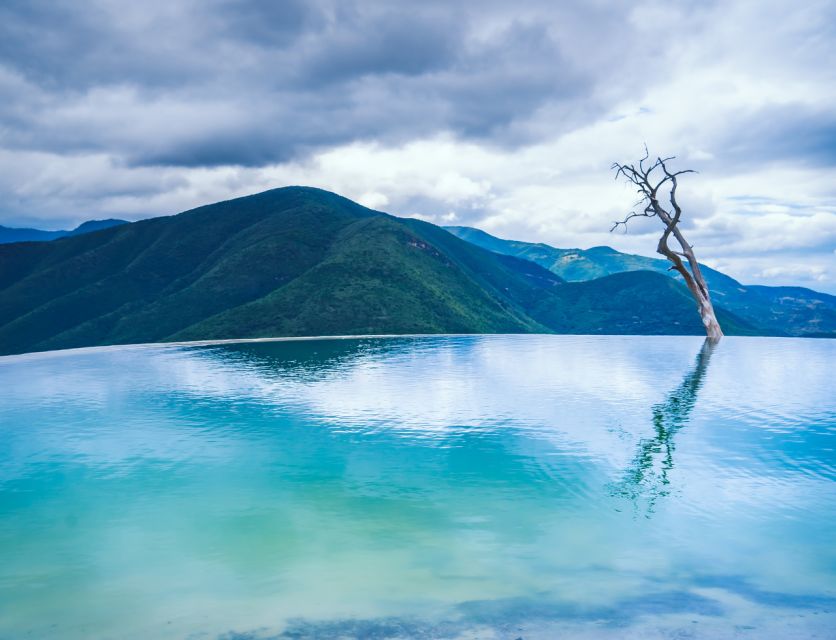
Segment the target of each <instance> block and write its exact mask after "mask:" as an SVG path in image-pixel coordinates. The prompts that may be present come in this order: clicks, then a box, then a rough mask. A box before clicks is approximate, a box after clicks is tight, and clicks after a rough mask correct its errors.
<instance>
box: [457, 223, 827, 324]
mask: <svg viewBox="0 0 836 640" xmlns="http://www.w3.org/2000/svg"><path fill="white" fill-rule="evenodd" d="M446 228H447V230H448V231H450V232H451V233H453V234H454V235H456V236H458V237H460V238H462V239H464V240H467V241H468V242H471V243H473V244H476V245H478V246H480V247H483V248H485V249H489V250H491V251H495V252H497V253H501V254H504V255H511V256H515V257H518V258H524V259H526V260H531V261H532V262H535V263H537V264H539V265H540V266H542V267H545V268H546V269H549V270H550V271H551V272H552V273H555V274H557V275H559V276H560V277H561V278H563V279H564V280H567V281H569V282H582V281H587V280H592V279H594V278H601V277H603V276H607V275H612V274H615V273H624V272H631V271H639V270H648V271H655V272H657V273H662V274H665V275H667V276H670V277H672V278H674V279H676V280H678V281H680V282H681V277H680V276H679V275H678V274H676V273H675V272H672V271H670V270H669V269H668V267H669V266H670V264H669V263H668V262H667V261H666V260H662V259H657V258H648V257H645V256H637V255H632V254H628V253H621V252H620V251H616V250H615V249H613V248H611V247H592V248H591V249H557V248H555V247H551V246H549V245H547V244H540V243H530V242H520V241H516V240H503V239H501V238H497V237H495V236H492V235H490V234H488V233H485V232H484V231H481V230H480V229H473V228H471V227H446ZM703 274H704V275H705V278H706V280H707V281H708V286H709V288H710V289H711V295H712V298H713V300H714V304H715V306H716V307H719V308H722V309H725V310H726V311H730V312H732V313H733V314H734V315H735V316H737V317H738V318H742V319H744V320H746V321H747V322H748V323H750V324H752V325H755V326H758V327H760V328H761V329H762V330H763V331H765V332H767V333H775V334H778V335H781V334H783V335H797V336H836V297H834V296H831V295H828V294H825V293H819V292H817V291H812V290H810V289H805V288H803V287H765V286H746V285H742V284H740V283H739V282H738V281H737V280H735V279H734V278H730V277H729V276H727V275H725V274H724V273H721V272H719V271H716V270H715V269H712V268H710V267H705V266H704V267H703Z"/></svg>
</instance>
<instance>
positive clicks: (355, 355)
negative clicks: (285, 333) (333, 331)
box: [200, 338, 415, 379]
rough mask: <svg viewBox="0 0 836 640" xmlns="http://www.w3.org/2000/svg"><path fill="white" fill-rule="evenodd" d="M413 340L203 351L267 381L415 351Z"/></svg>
mask: <svg viewBox="0 0 836 640" xmlns="http://www.w3.org/2000/svg"><path fill="white" fill-rule="evenodd" d="M414 342H415V339H414V338H385V339H383V338H368V339H366V338H359V339H358V338H350V339H334V338H325V339H314V340H286V341H285V340H279V341H265V342H243V343H237V344H236V343H232V344H224V345H218V346H212V347H200V349H201V350H202V351H204V352H205V353H206V354H208V355H209V356H210V357H212V358H213V359H218V360H221V361H224V362H230V361H232V362H235V363H236V364H237V365H240V364H243V365H246V366H249V367H252V368H254V369H256V370H258V373H259V374H260V375H262V376H265V377H266V378H267V379H272V378H276V377H282V376H291V377H303V378H306V377H313V378H316V377H318V375H319V374H323V373H327V372H331V371H334V370H335V369H339V368H340V367H343V368H344V367H345V366H346V365H349V364H352V363H356V362H357V361H359V360H361V359H364V358H368V357H372V356H376V357H379V356H381V355H382V354H384V353H388V352H392V351H396V350H398V349H404V348H405V347H407V346H412V347H413V348H414Z"/></svg>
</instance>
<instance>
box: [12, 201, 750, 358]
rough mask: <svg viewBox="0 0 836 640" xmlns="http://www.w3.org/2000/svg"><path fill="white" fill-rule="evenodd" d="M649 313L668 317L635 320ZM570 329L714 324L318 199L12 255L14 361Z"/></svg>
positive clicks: (256, 204) (737, 322)
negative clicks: (73, 353) (38, 353)
mask: <svg viewBox="0 0 836 640" xmlns="http://www.w3.org/2000/svg"><path fill="white" fill-rule="evenodd" d="M616 291H618V292H626V293H624V295H623V296H616V295H613V294H614V292H616ZM636 300H640V301H645V300H658V302H659V305H658V307H657V308H652V309H650V308H644V309H643V310H642V311H641V312H640V313H638V314H636V313H635V308H631V305H632V306H633V307H635V306H636V302H635V301H636ZM643 304H644V303H643V302H642V303H640V304H639V305H638V306H641V305H643ZM576 309H577V310H583V313H576V312H575V310H576ZM724 318H725V322H726V324H727V325H728V327H729V330H730V331H731V332H732V333H735V332H736V333H742V334H752V333H757V332H758V330H757V328H756V327H755V326H754V325H752V324H751V323H748V322H746V321H744V320H742V319H740V318H737V317H736V316H734V314H725V315H724ZM556 331H557V332H573V333H654V334H658V333H675V334H699V333H700V332H701V325H700V323H699V319H698V317H697V315H696V314H695V313H694V312H693V303H692V302H691V301H690V299H689V298H688V295H687V291H685V290H684V288H683V287H681V286H679V285H677V284H676V283H673V282H672V281H670V280H669V279H668V278H666V277H663V276H659V275H658V274H653V273H650V274H640V275H629V276H628V277H627V278H626V279H625V278H624V277H623V276H619V277H618V278H615V279H614V280H612V279H610V280H607V279H602V280H601V281H599V282H595V283H591V284H590V283H566V282H564V281H563V279H562V278H560V277H559V276H557V275H555V274H554V273H552V272H550V271H549V270H547V269H545V268H543V267H541V266H539V265H537V264H536V263H534V262H531V261H528V260H523V259H520V258H516V257H514V256H503V255H500V254H498V253H495V252H491V251H488V250H486V249H484V248H481V247H478V246H476V245H474V244H472V243H469V242H466V241H464V240H462V239H460V238H458V237H456V236H455V235H453V234H451V233H449V232H447V231H446V230H444V229H442V228H441V227H437V226H435V225H432V224H430V223H427V222H423V221H420V220H416V219H410V218H398V217H396V216H392V215H389V214H386V213H382V212H378V211H373V210H371V209H367V208H365V207H362V206H361V205H359V204H357V203H355V202H352V201H351V200H348V199H347V198H343V197H342V196H339V195H337V194H333V193H330V192H327V191H323V190H319V189H314V188H312V187H284V188H280V189H274V190H270V191H266V192H263V193H260V194H254V195H251V196H245V197H243V198H236V199H232V200H227V201H224V202H219V203H214V204H210V205H204V206H202V207H198V208H196V209H192V210H189V211H185V212H183V213H180V214H177V215H173V216H164V217H159V218H151V219H146V220H141V221H138V222H135V223H129V224H125V225H119V226H115V227H111V228H109V229H104V230H101V231H97V232H95V233H88V234H83V235H78V236H75V237H65V238H60V239H57V240H54V241H52V242H45V243H34V242H29V243H16V244H7V245H0V353H4V354H9V353H21V352H25V351H34V350H46V349H58V348H69V347H79V346H92V345H101V344H132V343H138V342H161V341H172V340H200V339H234V338H254V337H276V336H304V335H345V334H389V333H516V332H556Z"/></svg>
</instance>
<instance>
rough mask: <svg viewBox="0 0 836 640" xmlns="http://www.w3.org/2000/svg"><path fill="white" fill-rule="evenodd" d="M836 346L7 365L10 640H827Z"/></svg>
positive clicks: (611, 340)
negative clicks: (88, 639) (179, 639)
mask: <svg viewBox="0 0 836 640" xmlns="http://www.w3.org/2000/svg"><path fill="white" fill-rule="evenodd" d="M834 364H836V341H834V340H802V339H771V338H726V339H724V340H723V341H722V342H721V343H720V344H719V345H717V346H716V347H714V348H713V349H712V348H710V347H709V346H707V345H704V344H703V342H702V340H701V339H699V338H682V337H676V338H670V337H578V336H472V337H471V336H468V337H452V336H451V337H420V338H390V339H350V340H348V339H346V340H306V341H288V342H261V343H248V344H237V345H209V346H144V347H115V348H102V349H89V350H78V351H66V352H56V353H49V354H31V355H26V356H13V357H5V358H0V638H3V639H4V640H5V639H17V638H70V639H78V638H130V639H133V638H136V639H139V638H142V639H146V638H190V639H191V638H208V639H215V638H217V639H224V640H236V639H237V640H243V639H255V638H508V639H510V640H515V639H516V638H524V639H526V640H528V639H533V638H543V639H545V638H548V639H551V638H556V637H564V636H565V637H569V638H671V637H677V638H680V637H681V638H741V637H742V638H757V639H762V638H781V639H784V638H793V637H798V638H813V637H818V638H833V637H836V451H834V447H836V383H834Z"/></svg>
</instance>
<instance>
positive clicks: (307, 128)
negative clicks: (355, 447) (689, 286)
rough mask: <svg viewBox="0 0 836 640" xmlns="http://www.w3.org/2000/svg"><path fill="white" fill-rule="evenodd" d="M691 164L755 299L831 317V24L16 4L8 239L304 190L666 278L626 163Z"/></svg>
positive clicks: (833, 12)
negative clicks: (822, 304)
mask: <svg viewBox="0 0 836 640" xmlns="http://www.w3.org/2000/svg"><path fill="white" fill-rule="evenodd" d="M645 144H646V145H647V146H648V148H649V150H650V152H651V153H652V154H654V156H655V155H664V156H676V159H675V160H673V161H672V162H671V165H672V166H673V167H674V168H676V169H686V168H687V169H694V170H696V171H698V173H695V174H687V175H685V176H682V178H681V182H680V188H679V192H678V193H679V201H680V204H681V205H682V206H683V209H684V214H683V222H682V228H683V231H684V232H685V233H686V235H687V237H688V239H689V241H690V243H691V244H692V245H693V246H694V250H695V252H696V253H697V256H698V257H699V258H700V260H701V261H703V262H705V263H707V264H709V265H710V266H713V267H715V268H718V269H720V270H722V271H724V272H726V273H728V274H729V275H731V276H733V277H735V278H737V279H738V280H740V281H742V282H744V283H746V284H770V285H777V284H786V285H802V286H808V287H811V288H814V289H818V290H820V291H827V292H830V293H836V3H834V2H832V0H827V1H823V2H817V1H815V0H809V1H808V0H796V1H795V2H789V1H788V0H787V1H776V0H757V1H756V0H751V1H749V0H725V1H717V2H714V1H712V0H705V1H700V2H676V1H668V2H645V1H643V0H639V1H636V2H618V1H613V0H609V1H597V0H583V1H580V0H578V1H572V2H568V1H564V2H560V1H556V0H548V1H545V0H544V1H539V0H516V1H515V2H512V3H509V2H498V1H494V0H480V1H479V2H475V1H470V2H465V1H462V0H422V1H420V2H418V1H415V2H413V1H408V0H405V1H402V2H378V1H366V0H357V1H355V0H279V1H275V2H267V1H262V2H257V1H253V0H165V1H157V0H145V1H143V2H134V3H130V2H124V1H119V2H116V1H110V0H87V1H84V2H82V1H76V0H72V1H63V0H49V1H41V0H23V1H20V2H18V1H17V0H3V2H1V3H0V224H2V225H6V226H35V227H38V228H46V229H58V228H71V227H73V226H75V225H77V224H78V223H80V222H82V221H84V220H88V219H93V218H106V217H120V218H124V219H128V220H136V219H140V218H145V217H150V216H156V215H168V214H173V213H177V212H179V211H183V210H186V209H189V208H192V207H195V206H199V205H202V204H208V203H211V202H216V201H219V200H225V199H229V198H232V197H237V196H240V195H246V194H250V193H255V192H258V191H263V190H266V189H270V188H274V187H281V186H286V185H293V184H304V185H311V186H316V187H321V188H324V189H329V190H332V191H336V192H338V193H340V194H342V195H345V196H347V197H349V198H352V199H354V200H357V201H359V202H361V203H363V204H365V205H367V206H370V207H372V208H375V209H379V210H382V211H387V212H389V213H393V214H396V215H402V216H415V217H421V218H423V219H426V220H429V221H431V222H434V223H437V224H446V225H469V226H476V227H479V228H482V229H484V230H486V231H488V232H490V233H493V234H495V235H498V236H500V237H505V238H513V239H519V240H527V241H533V242H545V243H548V244H551V245H554V246H558V247H563V248H568V247H581V248H586V247H590V246H596V245H602V244H606V245H609V246H612V247H615V248H616V249H619V250H621V251H628V252H633V253H641V254H645V255H653V252H654V250H655V246H656V240H657V237H658V235H659V227H660V223H659V222H658V220H652V219H651V220H644V219H642V220H633V221H631V223H630V225H628V227H627V229H626V230H623V229H622V230H618V231H616V232H613V233H610V231H609V229H610V227H611V226H612V222H613V221H614V220H617V219H620V218H623V217H624V216H625V215H626V214H627V213H629V212H630V211H631V208H632V206H633V204H634V203H635V201H636V194H635V193H634V191H633V190H632V189H631V187H630V186H629V185H627V184H625V183H624V182H623V181H618V180H615V179H614V173H613V171H612V169H611V165H612V163H613V162H616V161H617V162H635V161H637V160H638V159H639V158H640V157H641V156H642V155H643V152H644V145H645Z"/></svg>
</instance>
